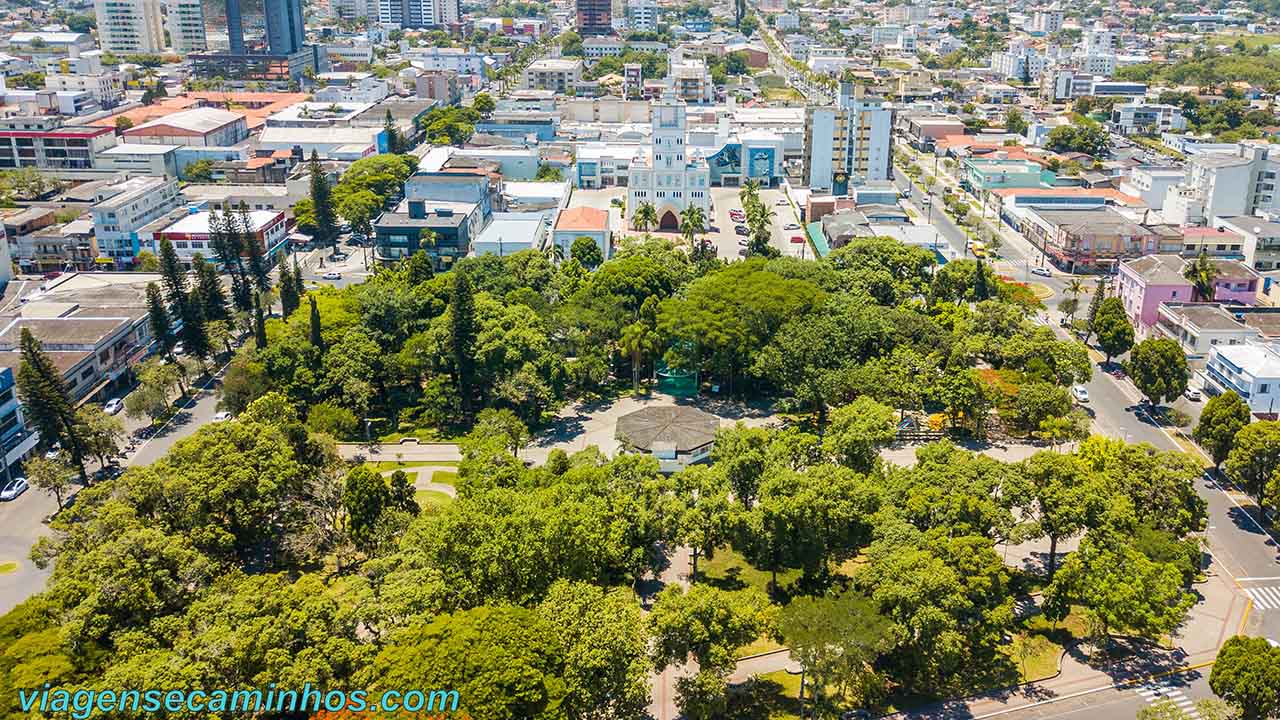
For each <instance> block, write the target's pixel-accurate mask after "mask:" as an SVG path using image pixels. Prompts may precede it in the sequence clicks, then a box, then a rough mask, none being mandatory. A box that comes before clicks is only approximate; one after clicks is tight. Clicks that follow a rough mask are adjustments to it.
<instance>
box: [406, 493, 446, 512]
mask: <svg viewBox="0 0 1280 720" xmlns="http://www.w3.org/2000/svg"><path fill="white" fill-rule="evenodd" d="M413 499H414V500H417V501H418V506H419V507H424V508H425V507H427V506H428V505H429V506H431V507H437V508H443V507H448V506H449V505H450V504H452V503H453V498H451V497H449V496H448V495H445V494H444V493H442V492H440V491H438V490H419V491H417V492H415V493H414V494H413Z"/></svg>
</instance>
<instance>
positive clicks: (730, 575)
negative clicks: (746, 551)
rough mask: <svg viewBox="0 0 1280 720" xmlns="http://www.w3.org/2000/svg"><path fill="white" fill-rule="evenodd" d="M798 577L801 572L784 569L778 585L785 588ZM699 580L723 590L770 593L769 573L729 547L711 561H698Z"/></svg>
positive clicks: (779, 574) (718, 552) (700, 559)
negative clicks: (754, 590) (749, 589)
mask: <svg viewBox="0 0 1280 720" xmlns="http://www.w3.org/2000/svg"><path fill="white" fill-rule="evenodd" d="M798 577H800V571H799V570H796V569H792V568H783V569H781V570H779V571H778V584H779V585H781V586H782V587H784V588H785V587H786V586H787V585H789V584H790V583H791V582H793V581H794V580H795V579H796V578H798ZM698 578H699V580H700V581H702V582H705V583H707V584H708V585H714V586H715V587H718V588H721V589H722V590H742V589H745V588H749V587H751V588H755V589H757V590H759V591H760V592H762V593H765V594H766V595H767V594H768V593H769V578H770V574H769V571H768V570H761V569H759V568H757V567H754V566H753V565H751V564H750V563H748V562H747V561H746V559H744V558H743V557H742V555H741V554H740V553H737V552H735V551H733V550H730V549H729V548H727V547H725V548H721V549H719V550H717V551H716V556H715V557H714V558H712V559H710V560H708V559H706V558H699V559H698Z"/></svg>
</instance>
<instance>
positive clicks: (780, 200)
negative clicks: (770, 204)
mask: <svg viewBox="0 0 1280 720" xmlns="http://www.w3.org/2000/svg"><path fill="white" fill-rule="evenodd" d="M790 204H791V203H789V202H787V199H786V198H778V202H776V203H774V205H777V206H778V207H786V206H787V205H790Z"/></svg>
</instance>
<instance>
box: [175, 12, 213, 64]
mask: <svg viewBox="0 0 1280 720" xmlns="http://www.w3.org/2000/svg"><path fill="white" fill-rule="evenodd" d="M167 5H168V12H169V17H168V25H169V41H170V43H171V44H172V45H173V51H174V52H176V53H178V54H180V55H186V54H187V53H193V52H204V51H205V50H208V49H209V40H208V38H207V37H206V36H205V30H204V10H203V8H202V5H201V0H168V3H167Z"/></svg>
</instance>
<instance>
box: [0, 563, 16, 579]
mask: <svg viewBox="0 0 1280 720" xmlns="http://www.w3.org/2000/svg"><path fill="white" fill-rule="evenodd" d="M17 569H18V563H16V562H14V561H12V560H10V561H8V562H0V575H8V574H9V573H11V572H14V571H15V570H17Z"/></svg>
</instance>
